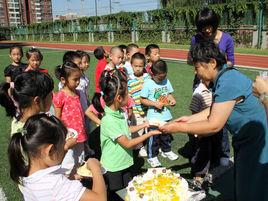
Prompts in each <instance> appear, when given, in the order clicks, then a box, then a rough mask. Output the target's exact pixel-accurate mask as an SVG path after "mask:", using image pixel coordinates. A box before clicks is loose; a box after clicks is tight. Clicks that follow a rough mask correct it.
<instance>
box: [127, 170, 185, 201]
mask: <svg viewBox="0 0 268 201" xmlns="http://www.w3.org/2000/svg"><path fill="white" fill-rule="evenodd" d="M189 197H190V194H189V191H188V183H187V181H186V180H185V179H183V178H182V177H180V175H179V174H177V173H174V172H172V171H171V170H168V169H165V168H152V169H149V170H148V171H147V172H146V173H145V174H143V175H139V176H136V177H134V178H133V180H132V181H130V182H129V184H128V187H127V195H126V200H127V201H187V200H188V199H189Z"/></svg>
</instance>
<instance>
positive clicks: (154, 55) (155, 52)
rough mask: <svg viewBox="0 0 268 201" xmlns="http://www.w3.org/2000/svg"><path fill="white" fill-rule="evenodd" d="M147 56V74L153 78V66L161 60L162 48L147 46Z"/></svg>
mask: <svg viewBox="0 0 268 201" xmlns="http://www.w3.org/2000/svg"><path fill="white" fill-rule="evenodd" d="M145 56H146V59H147V65H146V67H145V69H146V71H147V73H149V75H151V76H152V72H151V67H152V64H153V63H154V62H156V61H158V60H159V59H160V48H159V46H158V45H156V44H150V45H147V46H146V48H145Z"/></svg>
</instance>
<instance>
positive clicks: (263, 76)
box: [259, 71, 268, 80]
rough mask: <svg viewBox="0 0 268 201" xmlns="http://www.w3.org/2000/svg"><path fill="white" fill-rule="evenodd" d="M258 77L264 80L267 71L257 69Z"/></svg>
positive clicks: (266, 76) (267, 73)
mask: <svg viewBox="0 0 268 201" xmlns="http://www.w3.org/2000/svg"><path fill="white" fill-rule="evenodd" d="M259 74H260V77H261V78H262V79H264V80H266V79H267V78H268V72H267V71H259Z"/></svg>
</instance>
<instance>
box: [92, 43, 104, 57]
mask: <svg viewBox="0 0 268 201" xmlns="http://www.w3.org/2000/svg"><path fill="white" fill-rule="evenodd" d="M104 54H105V50H104V49H103V47H102V46H99V47H97V48H96V49H95V50H94V56H95V57H96V59H98V60H100V59H103V58H104Z"/></svg>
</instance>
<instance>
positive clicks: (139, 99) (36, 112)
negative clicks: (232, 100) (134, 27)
mask: <svg viewBox="0 0 268 201" xmlns="http://www.w3.org/2000/svg"><path fill="white" fill-rule="evenodd" d="M94 55H95V57H96V58H97V59H98V63H97V66H96V69H95V83H96V85H95V93H94V96H93V98H92V101H91V104H89V103H90V101H89V98H88V89H89V79H88V77H87V76H86V74H85V71H86V70H87V69H88V67H89V63H90V56H89V55H88V54H87V53H86V52H84V51H79V50H78V51H67V52H66V53H65V54H64V56H63V63H62V64H61V65H58V66H57V67H56V68H55V75H56V77H57V79H58V80H59V85H58V88H59V91H58V92H56V93H55V92H53V88H54V83H53V80H52V78H51V77H50V75H49V73H48V70H46V69H42V68H41V67H40V66H41V62H42V59H43V56H42V54H41V52H40V51H39V50H38V49H36V48H30V49H29V50H28V52H27V54H26V56H27V59H28V64H24V63H22V62H21V59H22V57H23V51H22V48H21V47H18V46H14V47H11V48H10V58H11V60H12V63H11V64H10V65H9V66H8V67H6V68H5V70H4V75H5V78H6V82H4V83H2V84H1V87H0V104H1V105H2V106H4V107H5V109H6V111H7V114H8V115H9V116H11V117H13V121H12V125H11V127H12V131H11V133H12V138H11V142H10V145H9V160H10V164H11V170H10V172H11V178H12V179H13V180H14V181H16V182H18V183H20V184H23V187H22V188H20V189H21V190H22V192H23V195H24V197H25V198H27V199H28V200H35V198H36V192H35V190H34V185H38V186H39V185H40V186H42V183H43V182H44V183H45V182H48V181H50V180H52V179H53V175H54V174H56V175H57V176H58V179H59V180H61V182H63V183H64V185H65V183H66V185H67V183H68V185H69V186H72V185H74V188H73V190H71V191H70V192H69V194H68V195H70V196H81V197H80V200H82V197H83V196H84V194H85V193H86V192H87V191H84V189H83V188H82V187H81V186H80V185H78V183H72V182H70V181H69V180H67V178H68V179H81V177H79V175H77V174H76V170H77V168H78V167H79V166H80V165H81V163H83V162H85V160H86V159H87V158H88V157H89V156H92V155H94V153H95V152H98V151H100V150H101V153H100V154H99V155H97V158H99V159H100V163H101V165H102V167H103V168H105V169H106V173H105V174H104V178H105V179H106V185H107V189H108V193H109V197H112V196H113V194H115V191H117V190H120V189H122V188H124V187H126V186H127V184H128V182H129V181H130V180H131V178H132V173H131V170H130V167H131V166H132V165H133V164H134V160H133V154H132V149H138V150H139V154H140V156H142V157H146V156H148V160H147V161H148V163H149V164H150V165H151V166H152V167H158V166H161V163H160V162H159V160H158V154H159V152H161V155H162V156H163V157H167V158H169V159H170V160H176V159H177V158H178V155H176V154H175V153H173V152H172V151H171V135H169V134H161V132H160V131H159V130H157V129H155V128H153V127H151V126H150V123H149V122H150V121H151V120H155V119H157V120H159V121H163V122H168V121H170V120H171V119H172V116H171V112H170V108H171V107H172V106H174V105H175V104H176V101H175V99H174V97H173V95H172V93H173V88H172V85H171V83H170V82H169V80H168V79H167V64H166V62H165V61H163V60H161V59H160V49H159V47H158V46H157V45H155V44H150V45H148V46H147V47H146V48H145V55H144V54H142V53H140V51H139V47H138V46H137V45H136V44H130V45H128V46H124V45H121V46H115V47H112V48H111V50H110V52H109V62H107V61H106V59H107V55H108V53H107V52H106V51H105V49H104V48H103V47H97V48H96V49H95V50H94ZM163 97H164V100H167V101H162V100H163ZM47 112H50V114H51V113H52V114H53V115H47V114H44V113H47ZM90 120H91V121H92V122H94V123H96V125H99V127H98V128H100V129H99V130H100V134H99V136H98V135H96V136H94V137H96V138H98V137H99V138H100V140H99V141H98V140H97V141H96V140H95V141H96V142H98V143H99V144H96V145H95V147H98V148H97V149H94V148H93V150H92V149H91V147H89V144H91V143H89V142H90V141H91V138H92V137H93V136H91V134H90V131H91V127H90ZM59 122H62V123H63V124H62V123H59ZM98 128H97V129H98ZM47 133H49V135H47ZM53 133H55V135H57V136H54V135H53ZM42 135H44V136H42ZM49 136H51V137H49ZM63 137H64V138H65V141H64V142H63V141H62V138H63ZM49 138H51V139H49ZM17 147H21V149H17ZM14 158H16V160H14ZM40 164H41V165H40ZM59 164H61V166H58V165H59ZM96 166H100V165H99V164H98V162H96V161H95V160H92V159H89V160H88V167H89V168H92V169H91V170H92V172H93V183H98V184H99V185H98V187H96V186H95V187H96V188H93V191H92V192H93V193H95V194H98V193H99V192H101V191H102V190H103V189H101V185H102V183H103V179H102V178H100V176H99V173H100V172H99V169H98V168H97V167H96ZM17 169H18V171H17ZM97 169H98V170H97ZM95 170H96V174H95V172H94V171H95ZM61 174H63V175H64V177H62V176H61ZM40 175H47V176H48V177H47V178H46V179H44V180H42V179H41V180H42V181H41V180H38V179H37V178H39V179H40ZM95 175H97V176H96V177H97V179H94V176H95ZM63 178H64V179H63ZM65 178H66V179H65ZM45 180H46V181H45ZM55 182H56V181H55ZM63 183H62V184H63ZM94 185H95V184H93V187H94ZM57 188H60V186H58V187H57ZM57 188H56V189H57ZM48 189H49V190H50V191H53V192H54V190H55V189H54V188H53V185H52V186H50V187H49V188H48ZM48 189H47V190H48ZM43 190H44V200H45V199H47V197H48V196H55V197H54V198H58V197H57V196H62V195H59V194H60V193H58V194H57V193H56V192H54V193H52V194H51V193H49V192H45V188H44V189H43ZM49 190H48V191H49ZM72 192H74V194H73V195H71V194H72ZM82 192H83V193H82ZM92 192H91V193H92ZM56 194H57V195H56ZM99 196H100V195H99ZM100 198H101V197H100ZM98 200H99V199H98Z"/></svg>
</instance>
